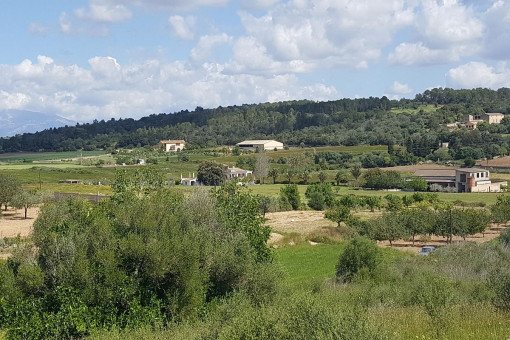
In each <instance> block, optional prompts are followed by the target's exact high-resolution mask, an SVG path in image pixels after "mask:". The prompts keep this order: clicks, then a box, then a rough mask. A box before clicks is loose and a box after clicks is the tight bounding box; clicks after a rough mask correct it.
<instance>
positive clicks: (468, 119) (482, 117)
mask: <svg viewBox="0 0 510 340" xmlns="http://www.w3.org/2000/svg"><path fill="white" fill-rule="evenodd" d="M503 118H505V115H504V114H502V113H499V112H493V113H482V114H479V115H468V114H467V115H464V119H463V122H462V123H460V124H459V125H460V126H465V127H466V128H468V129H470V130H474V129H476V126H477V125H478V124H479V123H489V124H501V121H502V120H503Z"/></svg>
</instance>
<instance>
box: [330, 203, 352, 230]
mask: <svg viewBox="0 0 510 340" xmlns="http://www.w3.org/2000/svg"><path fill="white" fill-rule="evenodd" d="M324 217H326V218H327V219H328V220H331V221H333V222H336V223H337V226H338V227H340V225H341V224H342V222H344V223H348V222H349V221H350V219H351V218H352V216H351V209H350V208H349V207H348V206H345V205H335V206H334V207H332V208H330V209H328V210H326V212H325V213H324Z"/></svg>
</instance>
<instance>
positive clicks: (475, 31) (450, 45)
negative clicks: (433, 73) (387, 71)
mask: <svg viewBox="0 0 510 340" xmlns="http://www.w3.org/2000/svg"><path fill="white" fill-rule="evenodd" d="M415 19H416V20H415V23H414V32H413V34H412V35H411V36H412V39H413V41H408V42H402V43H400V44H399V45H398V46H397V47H396V48H395V50H394V51H393V52H392V53H390V54H389V56H388V61H389V62H390V63H391V64H397V65H404V66H423V65H433V64H442V63H448V62H452V61H458V60H460V59H461V58H463V57H467V56H473V55H476V54H478V53H480V52H481V51H482V49H481V41H482V39H483V37H484V35H485V31H486V24H485V23H484V20H483V19H482V12H480V11H475V10H474V7H473V6H472V5H470V4H469V3H466V2H461V1H460V0H422V1H421V5H420V6H418V7H416V11H415Z"/></svg>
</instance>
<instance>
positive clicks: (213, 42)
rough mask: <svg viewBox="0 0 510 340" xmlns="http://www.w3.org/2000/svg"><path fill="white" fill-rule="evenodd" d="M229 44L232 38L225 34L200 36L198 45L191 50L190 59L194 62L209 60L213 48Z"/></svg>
mask: <svg viewBox="0 0 510 340" xmlns="http://www.w3.org/2000/svg"><path fill="white" fill-rule="evenodd" d="M231 42H232V37H230V36H228V35H227V34H226V33H222V34H217V35H205V36H202V37H200V40H199V41H198V44H197V45H196V46H195V47H194V48H193V49H192V50H191V59H193V60H194V61H196V62H202V61H206V60H208V59H210V57H211V55H212V53H213V50H214V49H215V48H217V47H218V46H221V45H224V44H229V43H231Z"/></svg>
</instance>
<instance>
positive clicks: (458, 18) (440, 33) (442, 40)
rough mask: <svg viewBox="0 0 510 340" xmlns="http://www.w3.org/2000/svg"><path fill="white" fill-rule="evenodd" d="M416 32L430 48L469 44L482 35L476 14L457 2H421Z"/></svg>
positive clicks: (481, 28) (481, 24) (450, 0)
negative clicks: (418, 32) (420, 13)
mask: <svg viewBox="0 0 510 340" xmlns="http://www.w3.org/2000/svg"><path fill="white" fill-rule="evenodd" d="M418 22H419V25H418V31H420V33H421V35H422V37H423V38H424V40H425V41H426V43H427V45H428V46H429V47H431V48H446V47H448V46H450V45H451V44H463V43H471V42H473V41H476V40H478V39H480V38H481V37H482V35H483V29H484V25H483V23H482V22H481V20H480V19H479V18H477V14H476V12H474V11H473V10H472V9H471V8H470V7H466V5H464V4H463V3H462V2H460V1H458V0H440V1H439V2H438V0H423V5H422V16H421V17H420V19H419V21H418Z"/></svg>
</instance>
